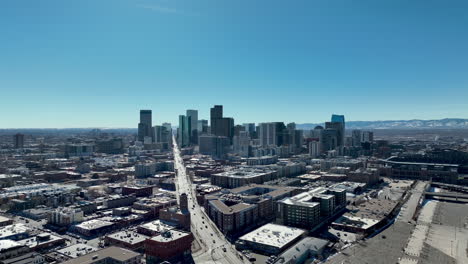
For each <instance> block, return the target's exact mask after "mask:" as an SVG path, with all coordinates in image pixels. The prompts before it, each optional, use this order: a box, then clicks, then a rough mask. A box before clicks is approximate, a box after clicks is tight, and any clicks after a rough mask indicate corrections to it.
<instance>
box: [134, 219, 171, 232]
mask: <svg viewBox="0 0 468 264" xmlns="http://www.w3.org/2000/svg"><path fill="white" fill-rule="evenodd" d="M139 227H141V228H144V229H148V230H151V231H155V232H162V231H164V230H169V229H174V228H175V225H173V224H171V223H170V222H165V221H161V220H159V219H158V220H156V221H152V222H149V223H146V224H142V225H140V226H139Z"/></svg>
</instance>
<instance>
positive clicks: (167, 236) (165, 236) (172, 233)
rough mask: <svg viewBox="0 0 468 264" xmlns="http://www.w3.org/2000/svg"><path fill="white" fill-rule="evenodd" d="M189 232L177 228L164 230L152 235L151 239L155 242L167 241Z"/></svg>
mask: <svg viewBox="0 0 468 264" xmlns="http://www.w3.org/2000/svg"><path fill="white" fill-rule="evenodd" d="M190 235H191V233H187V232H182V231H178V230H167V231H166V232H163V233H161V234H160V235H157V236H155V237H152V238H151V240H153V241H157V242H169V241H174V240H177V239H180V238H181V237H185V236H190Z"/></svg>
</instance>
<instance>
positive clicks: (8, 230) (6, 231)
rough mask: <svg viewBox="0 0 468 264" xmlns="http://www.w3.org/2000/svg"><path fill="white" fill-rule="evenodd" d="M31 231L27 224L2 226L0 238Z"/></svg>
mask: <svg viewBox="0 0 468 264" xmlns="http://www.w3.org/2000/svg"><path fill="white" fill-rule="evenodd" d="M29 231H31V229H30V228H29V227H27V226H26V225H25V224H22V223H18V224H13V225H7V226H3V227H0V239H3V238H6V237H9V236H14V235H17V234H22V233H28V232H29Z"/></svg>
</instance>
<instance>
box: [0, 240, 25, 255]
mask: <svg viewBox="0 0 468 264" xmlns="http://www.w3.org/2000/svg"><path fill="white" fill-rule="evenodd" d="M21 246H22V245H21V244H20V243H18V242H16V241H13V240H10V239H2V240H0V252H2V251H4V250H8V249H10V248H15V247H21Z"/></svg>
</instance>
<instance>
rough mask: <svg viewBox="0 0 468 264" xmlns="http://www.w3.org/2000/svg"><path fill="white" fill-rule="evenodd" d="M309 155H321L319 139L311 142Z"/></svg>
mask: <svg viewBox="0 0 468 264" xmlns="http://www.w3.org/2000/svg"><path fill="white" fill-rule="evenodd" d="M309 155H310V157H312V158H317V157H318V156H320V142H319V141H315V140H314V141H311V142H309Z"/></svg>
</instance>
